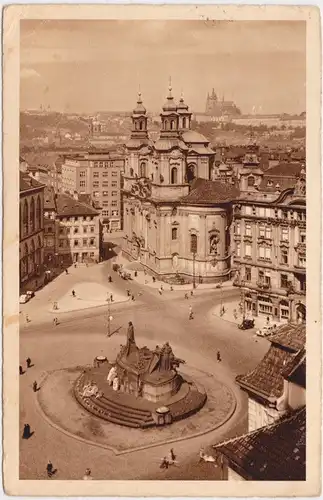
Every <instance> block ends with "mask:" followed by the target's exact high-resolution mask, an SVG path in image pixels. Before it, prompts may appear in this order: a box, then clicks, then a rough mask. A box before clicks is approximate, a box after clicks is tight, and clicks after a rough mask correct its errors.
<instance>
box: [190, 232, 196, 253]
mask: <svg viewBox="0 0 323 500" xmlns="http://www.w3.org/2000/svg"><path fill="white" fill-rule="evenodd" d="M191 253H197V235H196V234H191Z"/></svg>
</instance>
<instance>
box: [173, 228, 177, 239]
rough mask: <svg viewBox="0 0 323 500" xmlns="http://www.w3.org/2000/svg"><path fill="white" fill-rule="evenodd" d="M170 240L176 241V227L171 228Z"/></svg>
mask: <svg viewBox="0 0 323 500" xmlns="http://www.w3.org/2000/svg"><path fill="white" fill-rule="evenodd" d="M172 240H177V227H173V228H172Z"/></svg>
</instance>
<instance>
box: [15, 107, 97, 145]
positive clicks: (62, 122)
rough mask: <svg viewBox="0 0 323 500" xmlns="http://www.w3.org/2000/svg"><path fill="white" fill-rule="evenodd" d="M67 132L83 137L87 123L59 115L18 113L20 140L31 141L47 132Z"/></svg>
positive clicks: (83, 120) (79, 119) (80, 119)
mask: <svg viewBox="0 0 323 500" xmlns="http://www.w3.org/2000/svg"><path fill="white" fill-rule="evenodd" d="M56 130H68V131H69V132H70V133H79V134H81V135H85V134H86V133H87V131H88V123H87V121H86V120H85V119H82V118H67V117H66V116H65V115H63V114H61V113H44V114H32V113H25V112H21V113H20V139H21V140H25V139H32V138H34V137H35V136H38V137H45V136H46V135H47V133H48V132H50V131H56Z"/></svg>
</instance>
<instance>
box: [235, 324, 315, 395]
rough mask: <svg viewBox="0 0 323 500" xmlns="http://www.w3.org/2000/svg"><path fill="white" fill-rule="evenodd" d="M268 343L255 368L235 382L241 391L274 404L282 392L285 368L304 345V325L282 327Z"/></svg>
mask: <svg viewBox="0 0 323 500" xmlns="http://www.w3.org/2000/svg"><path fill="white" fill-rule="evenodd" d="M270 342H271V346H270V348H269V350H268V352H267V353H266V354H265V356H264V358H263V359H262V360H261V361H260V363H259V364H258V365H257V366H256V368H255V369H254V370H251V371H250V372H248V373H246V374H245V375H238V376H237V377H236V382H237V384H239V386H240V387H241V388H242V389H245V390H247V391H248V392H251V393H253V394H254V395H258V396H260V397H261V398H262V399H264V400H267V401H269V402H274V401H275V400H276V398H278V397H279V396H281V395H282V392H283V387H284V375H283V374H284V370H285V367H286V366H287V365H288V364H289V363H290V362H291V361H292V360H293V359H294V357H295V353H296V352H298V351H299V349H301V348H303V347H304V345H305V325H299V326H297V327H295V326H292V325H284V326H283V327H281V328H280V329H279V332H278V333H277V334H276V335H274V336H273V337H271V338H270Z"/></svg>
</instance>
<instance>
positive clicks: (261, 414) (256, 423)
mask: <svg viewBox="0 0 323 500" xmlns="http://www.w3.org/2000/svg"><path fill="white" fill-rule="evenodd" d="M280 416H281V414H280V412H278V411H277V410H275V409H274V408H268V407H267V406H264V405H262V404H260V403H258V401H255V400H254V399H252V398H251V397H249V398H248V432H251V431H255V430H256V429H259V428H260V427H264V426H265V425H270V424H272V423H273V422H274V421H275V420H276V419H277V418H279V417H280Z"/></svg>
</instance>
